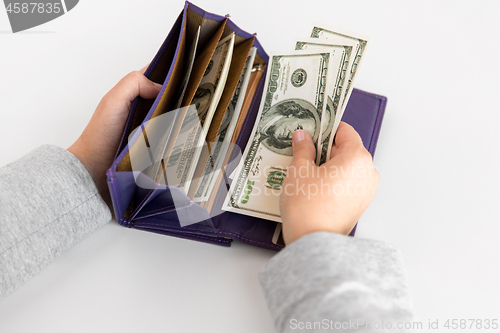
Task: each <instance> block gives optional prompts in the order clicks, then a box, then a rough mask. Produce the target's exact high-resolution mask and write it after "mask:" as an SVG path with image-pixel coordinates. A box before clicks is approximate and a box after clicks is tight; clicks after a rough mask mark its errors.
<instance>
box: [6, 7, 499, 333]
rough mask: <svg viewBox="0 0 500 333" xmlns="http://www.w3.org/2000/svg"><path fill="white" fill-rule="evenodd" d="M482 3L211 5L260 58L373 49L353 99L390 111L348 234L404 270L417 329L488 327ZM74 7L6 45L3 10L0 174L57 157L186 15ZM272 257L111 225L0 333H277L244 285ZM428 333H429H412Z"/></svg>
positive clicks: (489, 182)
mask: <svg viewBox="0 0 500 333" xmlns="http://www.w3.org/2000/svg"><path fill="white" fill-rule="evenodd" d="M497 3H498V2H496V1H467V2H465V1H440V2H436V1H418V2H417V1H415V2H412V3H411V4H410V2H402V1H332V0H325V1H313V0H308V1H294V2H291V1H270V0H266V1H261V0H253V1H246V2H244V1H215V0H210V1H209V0H199V1H197V2H196V4H197V5H199V6H201V7H202V8H204V9H206V10H207V11H211V12H215V13H219V14H222V15H224V14H227V13H229V14H231V17H232V19H233V20H234V21H235V22H236V23H237V24H238V25H239V26H240V27H241V28H243V29H245V30H247V31H249V32H258V38H259V40H260V41H261V43H262V45H264V47H265V48H266V50H267V51H272V50H273V49H279V50H287V49H292V47H293V45H294V40H295V38H296V37H303V36H307V35H308V34H309V32H310V29H311V27H312V24H313V22H325V23H327V24H328V25H330V26H332V25H333V26H338V27H341V28H343V29H348V30H352V31H358V32H360V33H364V34H368V35H370V36H372V38H373V39H372V44H371V46H370V49H369V51H368V53H367V54H366V59H365V61H364V63H363V66H362V67H361V72H360V75H359V78H358V81H357V82H356V84H355V86H356V87H357V88H360V89H364V90H367V91H370V92H374V93H379V94H382V95H385V96H388V99H389V101H388V106H387V111H386V115H385V118H384V122H383V126H382V131H381V134H380V140H379V143H378V149H377V153H376V158H375V164H376V165H377V167H378V169H379V171H380V174H381V183H380V187H379V190H378V193H377V196H376V198H375V200H374V201H373V203H372V205H371V206H370V208H369V209H368V210H367V211H366V213H365V214H364V216H363V217H362V219H361V221H360V223H359V227H358V237H365V238H374V239H380V240H384V241H387V242H390V243H392V244H394V245H395V246H396V247H397V248H399V249H400V250H401V251H402V253H403V256H404V259H405V266H406V271H407V275H408V280H409V285H410V287H411V291H412V294H413V298H414V306H415V312H416V319H417V320H421V321H423V322H424V323H427V322H428V320H429V319H432V320H436V319H439V320H440V324H442V323H443V322H441V321H444V320H446V319H448V318H450V319H451V318H457V319H462V318H464V319H468V318H477V319H493V318H499V319H500V288H499V287H498V283H499V281H500V269H499V268H498V264H499V263H500V251H499V250H500V245H499V244H500V243H499V241H498V236H499V232H500V226H499V223H500V219H499V210H498V205H499V203H500V187H499V185H500V184H499V176H498V172H499V170H500V165H499V148H498V147H499V144H498V138H499V130H498V128H499V126H500V116H499V114H500V100H499V93H498V91H499V89H500V82H499V78H500V67H499V65H498V63H499V62H498V59H500V46H499V43H498V33H499V32H500V20H498V13H499V10H500V6H499V5H497ZM183 5H184V4H183V2H182V1H180V0H176V1H160V0H158V1H153V0H141V1H139V0H137V1H124V0H120V1H118V0H114V1H110V0H107V1H97V0H83V1H81V2H80V3H79V4H78V5H77V6H76V7H75V8H74V9H73V10H72V11H70V12H69V13H68V14H67V15H64V16H63V17H61V18H58V19H56V20H55V21H53V22H49V23H47V24H45V25H42V26H39V27H36V28H33V29H31V30H29V31H27V32H24V33H18V34H11V33H10V26H9V23H8V19H7V15H6V13H5V11H4V10H3V9H0V30H1V31H2V33H0V126H1V127H0V128H1V131H0V142H1V150H0V151H1V154H0V165H5V164H7V163H9V162H11V161H13V160H15V159H17V158H19V157H21V156H23V155H24V154H26V153H27V152H29V151H30V150H32V149H34V148H36V147H37V146H39V145H41V144H44V143H50V144H55V145H59V146H61V147H68V146H69V145H70V144H71V143H72V142H73V141H74V140H75V139H76V138H77V137H78V135H79V134H80V132H81V131H82V130H83V128H84V126H85V125H86V123H87V122H88V120H89V119H90V117H91V115H92V113H93V110H94V109H95V107H96V106H97V104H98V102H99V100H100V98H101V97H102V96H103V95H104V94H105V93H106V92H107V91H108V90H109V89H110V88H111V87H112V86H113V85H114V84H115V83H116V82H117V81H118V80H119V79H120V78H121V77H122V76H124V75H125V74H127V73H128V72H129V71H131V70H134V69H139V68H141V67H143V66H144V65H145V64H147V63H148V62H149V61H151V59H152V58H153V56H154V55H155V53H156V51H157V50H158V48H159V47H160V45H161V44H162V42H163V40H164V38H165V37H166V35H167V33H168V32H169V30H170V28H171V26H172V25H173V23H174V21H175V19H176V17H177V16H178V14H179V12H180V11H181V9H182V8H183ZM272 255H273V253H272V252H270V251H267V250H262V249H258V248H255V247H251V246H246V245H242V244H239V243H234V244H233V246H232V248H221V247H217V246H213V245H208V244H202V243H198V242H193V241H186V240H180V239H175V238H171V237H166V236H160V235H156V234H152V233H146V232H141V231H136V230H129V229H126V228H123V227H120V226H119V225H118V224H117V223H116V222H111V223H109V224H108V225H106V226H105V227H103V228H101V229H100V230H98V231H97V232H95V233H94V234H93V235H91V236H90V237H88V238H87V239H85V240H84V241H82V242H81V243H79V244H78V245H77V246H75V247H74V248H73V249H71V250H70V251H69V252H67V253H65V254H64V255H63V256H61V257H60V258H59V259H58V260H57V261H56V262H54V263H53V264H52V265H50V266H49V267H48V268H46V269H45V270H43V271H42V273H40V274H38V275H37V276H36V277H35V278H33V279H32V280H30V281H29V282H28V283H27V284H26V285H24V286H23V287H22V288H21V289H19V290H18V291H16V292H15V293H14V294H12V295H10V296H9V297H7V298H6V299H4V300H2V301H0V332H9V333H10V332H39V333H41V332H123V333H125V332H201V331H203V332H216V331H217V332H273V330H274V329H273V326H272V320H271V318H270V315H269V314H268V312H267V308H266V305H265V301H264V298H263V295H262V293H261V291H260V287H259V285H258V281H257V272H258V271H259V269H260V267H262V265H264V264H265V263H266V262H267V261H268V259H269V258H271V256H272ZM424 326H425V325H424Z"/></svg>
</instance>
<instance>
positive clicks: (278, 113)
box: [143, 26, 368, 222]
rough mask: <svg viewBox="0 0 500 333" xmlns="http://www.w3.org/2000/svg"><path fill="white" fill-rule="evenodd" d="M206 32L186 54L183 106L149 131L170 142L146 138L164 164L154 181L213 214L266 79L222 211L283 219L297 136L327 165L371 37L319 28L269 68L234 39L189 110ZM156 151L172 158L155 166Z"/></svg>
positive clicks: (218, 55)
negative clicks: (305, 137) (283, 194)
mask: <svg viewBox="0 0 500 333" xmlns="http://www.w3.org/2000/svg"><path fill="white" fill-rule="evenodd" d="M199 34H200V30H199V29H198V32H197V36H196V37H195V38H194V41H193V44H192V45H191V46H190V48H189V51H187V52H186V54H187V57H188V59H187V60H186V64H187V65H185V66H186V67H187V70H186V71H185V73H184V77H183V78H182V80H180V82H182V84H181V87H183V88H182V89H181V95H180V96H179V97H178V100H179V102H178V103H177V107H178V109H177V110H176V112H169V113H166V114H165V117H166V118H165V121H164V123H160V122H158V121H156V123H155V124H150V125H149V127H151V128H158V129H160V131H161V135H160V136H164V137H168V139H165V140H164V141H163V142H165V143H164V144H160V145H158V147H159V148H156V149H153V148H154V147H152V145H151V141H152V138H151V137H149V138H147V137H146V136H145V137H144V140H143V141H144V145H145V146H147V148H148V150H149V151H150V154H149V155H150V156H151V160H152V161H153V160H158V161H160V160H161V163H159V164H158V163H157V164H154V168H152V169H151V170H152V171H151V174H152V175H154V177H153V178H155V180H156V181H157V182H159V183H164V184H168V185H170V186H175V187H178V188H179V189H180V190H181V191H183V192H184V193H185V194H186V195H187V196H188V197H189V198H190V199H191V200H193V201H194V202H197V203H198V204H200V205H201V206H203V207H205V208H207V210H208V211H210V210H211V209H212V208H213V206H214V201H215V197H216V195H217V191H218V190H219V188H221V183H222V182H223V181H228V179H227V177H226V176H227V175H226V172H227V171H228V170H229V169H230V168H229V167H228V164H229V162H230V161H229V159H230V158H229V157H230V155H231V154H232V153H234V150H235V149H238V148H239V147H235V146H234V143H235V142H236V138H238V136H239V134H240V131H241V129H242V124H243V121H244V120H245V117H246V115H247V112H248V111H249V107H250V104H251V102H252V100H253V95H254V93H255V91H256V90H257V86H258V83H259V81H260V78H261V77H262V75H264V73H267V74H266V75H267V76H266V79H265V86H264V91H263V95H262V100H261V101H260V107H259V112H258V115H257V118H256V121H255V124H254V126H253V130H252V134H251V136H250V139H249V141H248V143H247V145H246V148H245V150H244V152H243V154H242V156H241V159H240V160H239V164H238V165H237V167H236V168H235V169H234V171H233V173H232V174H231V177H230V178H232V183H231V187H230V189H229V191H228V193H227V197H226V199H225V201H224V204H223V206H222V209H223V210H228V211H232V212H237V213H240V214H245V215H250V216H255V217H260V218H264V219H268V220H273V221H279V222H281V218H280V213H279V204H278V203H279V194H280V191H281V184H282V182H283V179H284V177H285V176H286V174H287V168H288V166H289V164H290V162H291V160H292V145H291V139H292V135H293V133H294V132H295V131H296V130H297V129H302V130H305V131H307V132H308V133H309V134H311V137H312V138H313V140H314V142H315V144H316V147H317V158H316V163H317V164H322V163H324V162H325V161H327V160H329V158H330V150H331V147H332V144H333V139H334V136H335V132H336V130H337V127H338V125H339V123H340V119H341V118H342V114H343V112H344V109H345V107H346V104H347V101H348V100H349V96H350V94H351V92H352V89H353V82H354V80H355V79H356V75H357V72H358V69H359V65H360V63H361V61H362V58H363V54H364V51H365V49H366V47H367V43H368V39H367V38H365V37H360V36H358V35H354V34H346V33H344V32H340V31H338V30H335V29H324V28H321V27H318V26H315V27H314V28H313V30H312V33H311V36H310V38H302V39H300V40H299V41H297V43H296V45H295V50H292V51H290V52H282V53H279V52H278V53H274V54H272V55H271V56H270V58H269V62H268V63H267V67H266V64H265V63H262V61H261V62H260V63H259V62H257V60H256V59H257V57H256V48H254V47H252V48H250V46H251V45H250V44H249V46H248V48H246V49H245V52H244V54H243V53H242V51H241V50H242V49H243V48H242V47H237V46H235V39H236V38H235V35H234V34H230V35H228V36H226V37H224V38H222V40H220V41H219V42H218V44H217V47H216V48H215V51H213V53H211V54H210V57H211V58H210V61H209V62H208V65H206V67H203V68H204V73H203V77H202V78H201V82H200V83H199V84H198V85H197V86H196V87H195V89H196V92H195V93H194V90H192V92H193V93H194V97H193V98H192V100H191V102H188V103H186V101H185V99H186V98H185V96H184V95H185V94H186V96H193V95H192V94H191V95H190V92H189V91H190V88H189V84H190V75H191V72H193V73H197V72H196V70H195V69H197V62H201V61H202V60H200V59H203V52H201V53H202V54H201V56H196V57H195V55H196V54H197V50H196V49H197V43H198V39H199ZM248 50H249V51H248ZM195 58H196V59H195ZM235 59H239V60H238V61H236V60H235ZM206 60H208V58H206ZM205 68H206V69H205ZM200 73H201V72H200ZM234 73H238V74H237V75H238V76H235V75H234ZM200 77H201V76H200ZM191 81H192V80H191ZM226 83H227V85H226ZM229 86H231V87H232V88H229ZM187 104H189V106H185V105H187ZM183 105H184V107H181V106H183ZM158 119H159V117H158V118H155V120H158ZM146 127H147V126H146ZM146 130H147V128H146ZM145 132H146V131H145ZM150 133H154V132H152V131H150V132H148V136H152V135H153V134H150ZM164 133H165V134H164ZM160 142H161V140H160ZM157 154H159V156H168V159H167V160H166V161H163V159H162V158H159V159H155V158H154V156H153V155H157ZM233 156H234V154H233Z"/></svg>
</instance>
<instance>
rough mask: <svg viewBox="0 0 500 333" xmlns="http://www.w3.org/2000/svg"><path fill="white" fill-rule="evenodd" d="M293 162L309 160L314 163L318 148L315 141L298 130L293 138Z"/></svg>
mask: <svg viewBox="0 0 500 333" xmlns="http://www.w3.org/2000/svg"><path fill="white" fill-rule="evenodd" d="M292 149H293V161H294V162H296V161H299V160H307V161H313V162H314V160H315V159H316V147H315V146H314V142H313V139H312V138H311V136H310V135H309V133H307V132H306V131H303V130H297V131H295V133H293V138H292Z"/></svg>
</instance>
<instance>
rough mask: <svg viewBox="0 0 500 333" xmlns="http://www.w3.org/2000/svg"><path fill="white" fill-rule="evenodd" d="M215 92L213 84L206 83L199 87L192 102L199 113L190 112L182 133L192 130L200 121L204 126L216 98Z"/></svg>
mask: <svg viewBox="0 0 500 333" xmlns="http://www.w3.org/2000/svg"><path fill="white" fill-rule="evenodd" d="M214 91H215V87H214V85H213V84H212V83H204V84H202V85H200V86H199V87H198V89H197V90H196V93H195V94H194V97H193V101H192V102H191V105H194V106H195V107H196V111H197V112H191V111H190V112H188V114H187V115H186V118H185V119H184V123H183V125H182V129H181V133H183V132H185V131H187V130H188V129H190V128H192V127H193V126H194V125H195V124H196V122H197V121H199V122H200V123H201V125H202V126H203V123H204V122H205V119H206V118H207V112H208V108H209V107H210V102H212V98H213V97H214Z"/></svg>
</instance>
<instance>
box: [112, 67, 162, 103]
mask: <svg viewBox="0 0 500 333" xmlns="http://www.w3.org/2000/svg"><path fill="white" fill-rule="evenodd" d="M160 89H161V85H160V84H158V83H155V82H153V81H151V80H149V79H148V78H146V77H145V76H144V75H143V74H141V73H139V72H137V71H135V72H132V73H130V74H128V75H127V76H125V77H124V78H123V79H121V80H120V82H118V84H117V85H116V86H115V87H114V88H113V89H111V90H110V92H109V98H110V99H111V100H112V101H114V102H117V103H120V102H125V103H129V102H132V101H133V100H134V99H135V98H136V97H137V96H141V97H142V98H145V99H151V98H155V97H156V96H157V95H158V93H159V92H160Z"/></svg>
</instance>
